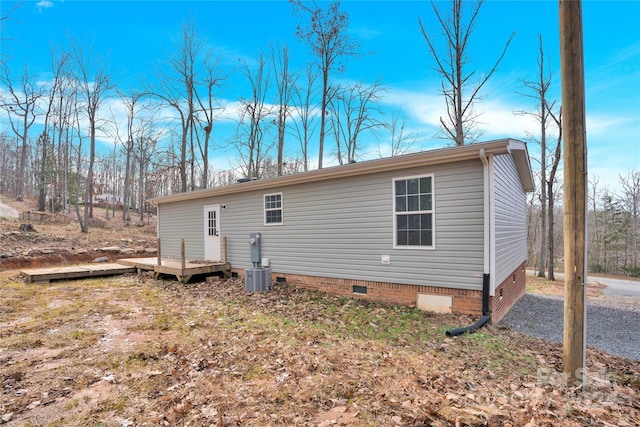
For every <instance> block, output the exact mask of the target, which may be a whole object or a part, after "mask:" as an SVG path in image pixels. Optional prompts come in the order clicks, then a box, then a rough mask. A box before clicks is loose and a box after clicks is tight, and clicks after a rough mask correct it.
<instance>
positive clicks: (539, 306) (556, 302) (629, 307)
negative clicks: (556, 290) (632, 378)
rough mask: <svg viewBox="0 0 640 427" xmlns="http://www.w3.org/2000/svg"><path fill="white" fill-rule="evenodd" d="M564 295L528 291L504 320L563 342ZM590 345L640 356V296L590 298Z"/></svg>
mask: <svg viewBox="0 0 640 427" xmlns="http://www.w3.org/2000/svg"><path fill="white" fill-rule="evenodd" d="M563 311H564V302H563V299H562V298H558V297H550V296H542V295H537V294H530V293H528V294H526V295H525V296H524V297H522V298H521V299H520V300H519V301H518V302H517V303H516V305H515V306H514V307H513V308H512V309H511V311H510V312H509V313H508V314H507V315H506V316H505V318H504V319H503V320H502V322H500V324H501V325H504V326H508V327H510V328H511V329H513V330H516V331H519V332H522V333H523V334H525V335H531V336H534V337H538V338H542V339H544V340H546V341H551V342H562V332H563V322H564V318H563V316H564V315H563ZM587 346H589V347H596V348H599V349H601V350H604V351H606V352H608V353H611V354H615V355H618V356H623V357H627V358H629V359H634V360H640V300H638V299H636V298H624V297H619V298H616V297H606V300H605V299H589V300H588V302H587Z"/></svg>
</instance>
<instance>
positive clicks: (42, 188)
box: [37, 53, 69, 212]
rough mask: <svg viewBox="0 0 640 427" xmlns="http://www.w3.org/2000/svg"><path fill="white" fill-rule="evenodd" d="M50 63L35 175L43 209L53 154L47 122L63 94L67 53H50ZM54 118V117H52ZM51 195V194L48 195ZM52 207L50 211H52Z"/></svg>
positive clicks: (40, 206)
mask: <svg viewBox="0 0 640 427" xmlns="http://www.w3.org/2000/svg"><path fill="white" fill-rule="evenodd" d="M51 58H52V60H51V64H52V70H51V71H52V74H53V80H52V81H51V82H50V84H49V85H48V87H47V88H46V92H47V94H46V97H45V99H46V101H47V104H46V105H47V106H46V110H45V112H44V127H43V130H42V134H41V135H40V137H39V138H38V140H39V143H40V159H39V162H40V171H39V173H38V177H37V183H38V210H40V211H44V210H45V201H46V188H47V175H48V173H47V172H48V168H49V167H50V166H51V161H52V159H50V158H49V157H51V156H53V150H52V147H50V145H51V144H53V142H54V141H52V140H51V138H50V136H49V124H50V121H51V119H52V116H53V115H55V114H56V110H55V103H56V100H57V99H58V97H61V96H64V95H65V89H66V87H67V85H68V76H67V73H68V70H67V63H68V60H69V55H68V54H67V53H62V54H61V55H60V56H59V57H58V58H56V57H55V54H53V53H52V55H51ZM54 120H55V119H54ZM49 178H50V180H53V178H54V177H53V176H51V177H49ZM50 196H52V195H50ZM53 210H54V209H53V208H52V212H53Z"/></svg>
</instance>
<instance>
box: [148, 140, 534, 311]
mask: <svg viewBox="0 0 640 427" xmlns="http://www.w3.org/2000/svg"><path fill="white" fill-rule="evenodd" d="M533 189H534V182H533V178H532V173H531V165H530V161H529V156H528V152H527V146H526V144H525V143H523V142H520V141H516V140H513V139H501V140H496V141H490V142H484V143H477V144H471V145H465V146H460V147H451V148H442V149H436V150H431V151H424V152H419V153H415V154H407V155H402V156H397V157H391V158H385V159H378V160H369V161H363V162H358V163H352V164H348V165H342V166H334V167H328V168H324V169H319V170H313V171H309V172H303V173H298V174H295V175H287V176H282V177H276V178H269V179H264V180H254V181H248V182H239V183H236V184H232V185H228V186H225V187H216V188H209V189H205V190H199V191H193V192H189V193H180V194H175V195H172V196H167V197H160V198H156V199H152V200H151V202H153V203H155V204H156V205H157V206H158V223H157V232H158V237H159V238H160V241H161V248H160V250H161V253H162V256H168V257H175V258H179V257H180V256H181V241H182V239H184V242H185V243H184V247H185V254H186V258H187V259H191V260H220V259H222V258H224V257H225V256H226V259H225V261H227V262H229V263H230V264H231V267H232V272H233V273H234V275H238V276H240V277H243V275H244V272H245V270H246V269H250V268H252V267H256V265H255V264H254V262H252V255H251V247H250V242H249V239H250V234H252V233H259V234H260V240H261V241H260V244H261V257H262V259H261V260H262V263H263V264H268V266H269V268H270V269H271V272H272V280H273V281H274V282H286V283H293V284H295V285H297V286H301V287H305V288H312V289H318V290H322V291H327V292H331V293H334V294H339V295H348V296H352V297H356V298H364V299H371V300H377V301H383V302H387V303H391V304H406V305H417V306H418V307H420V308H423V309H425V310H431V311H436V312H453V313H466V314H472V315H481V314H485V315H486V314H487V313H486V312H485V311H486V310H487V308H488V309H489V311H490V315H491V316H492V320H493V321H494V322H498V321H499V320H500V319H502V317H503V316H504V315H505V314H506V313H507V311H508V310H509V309H510V308H511V306H512V305H513V304H514V303H515V302H516V301H517V300H518V298H520V297H521V296H522V295H524V291H525V262H526V257H527V219H526V200H525V193H527V192H530V191H533ZM223 243H224V245H223ZM253 261H255V260H253ZM483 289H484V295H485V296H486V295H487V292H488V294H489V295H488V298H486V300H485V301H483ZM483 302H484V304H483ZM487 302H488V304H489V306H488V307H487Z"/></svg>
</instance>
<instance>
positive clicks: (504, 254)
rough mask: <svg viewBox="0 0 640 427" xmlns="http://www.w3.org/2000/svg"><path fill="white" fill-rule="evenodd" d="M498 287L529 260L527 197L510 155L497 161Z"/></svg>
mask: <svg viewBox="0 0 640 427" xmlns="http://www.w3.org/2000/svg"><path fill="white" fill-rule="evenodd" d="M494 195H495V251H496V254H495V259H496V277H495V283H496V285H497V284H499V283H502V281H503V280H504V279H506V278H507V276H508V275H509V274H511V273H512V272H513V271H514V270H515V269H516V268H518V266H520V264H522V263H523V262H524V261H525V260H526V259H527V219H526V197H525V192H524V189H523V188H522V183H521V181H520V178H519V176H518V171H517V170H516V166H515V162H514V161H513V158H512V157H511V155H510V154H503V155H499V156H496V157H495V159H494Z"/></svg>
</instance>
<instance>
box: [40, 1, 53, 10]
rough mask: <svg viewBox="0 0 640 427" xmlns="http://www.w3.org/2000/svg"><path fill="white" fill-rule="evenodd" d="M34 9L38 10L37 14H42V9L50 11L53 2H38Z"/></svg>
mask: <svg viewBox="0 0 640 427" xmlns="http://www.w3.org/2000/svg"><path fill="white" fill-rule="evenodd" d="M36 7H37V8H38V12H42V10H43V9H51V8H52V7H53V2H52V1H49V0H40V1H39V2H38V3H36Z"/></svg>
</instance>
